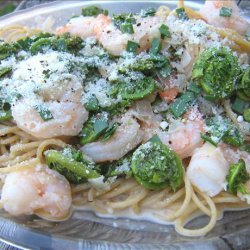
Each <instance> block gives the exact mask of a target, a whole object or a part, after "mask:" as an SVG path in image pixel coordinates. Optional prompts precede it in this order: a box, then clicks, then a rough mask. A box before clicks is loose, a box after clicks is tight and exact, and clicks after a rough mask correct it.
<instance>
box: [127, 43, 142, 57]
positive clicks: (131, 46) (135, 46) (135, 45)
mask: <svg viewBox="0 0 250 250" xmlns="http://www.w3.org/2000/svg"><path fill="white" fill-rule="evenodd" d="M138 48H139V44H138V43H136V42H133V41H128V43H127V47H126V51H128V52H131V53H134V54H135V53H136V51H137V49H138Z"/></svg>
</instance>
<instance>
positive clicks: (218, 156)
mask: <svg viewBox="0 0 250 250" xmlns="http://www.w3.org/2000/svg"><path fill="white" fill-rule="evenodd" d="M228 170H229V164H228V162H227V161H226V159H225V158H224V156H223V154H222V151H221V150H220V148H218V147H215V146H213V145H211V144H209V143H205V144H204V145H203V146H202V147H201V148H197V149H196V150H195V151H194V154H193V156H192V158H191V161H190V163H189V166H188V168H187V177H188V178H189V180H190V181H191V183H192V184H193V185H194V186H196V187H197V188H198V189H200V190H201V191H202V192H205V193H207V194H208V195H209V196H211V197H213V196H215V195H217V194H218V193H220V192H221V191H222V190H223V189H224V188H225V187H226V176H227V174H228Z"/></svg>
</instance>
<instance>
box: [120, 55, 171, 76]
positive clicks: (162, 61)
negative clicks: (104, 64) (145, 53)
mask: <svg viewBox="0 0 250 250" xmlns="http://www.w3.org/2000/svg"><path fill="white" fill-rule="evenodd" d="M118 70H119V73H127V72H129V71H131V70H132V71H140V72H142V73H143V74H145V75H155V74H156V73H158V74H160V75H161V76H162V77H164V78H165V77H167V76H169V75H170V73H171V71H172V68H171V65H170V61H169V60H168V58H167V57H166V56H163V55H159V54H158V55H152V54H151V55H149V57H147V58H137V60H135V61H133V63H131V64H129V65H126V66H120V67H119V68H118Z"/></svg>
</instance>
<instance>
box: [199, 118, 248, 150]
mask: <svg viewBox="0 0 250 250" xmlns="http://www.w3.org/2000/svg"><path fill="white" fill-rule="evenodd" d="M206 126H207V130H208V131H207V134H208V135H209V136H206V137H207V140H206V139H205V136H203V137H202V138H203V139H205V140H206V141H208V142H210V143H212V144H213V145H215V146H217V144H218V143H219V142H220V141H223V142H225V143H227V144H230V145H233V146H236V147H240V146H241V145H243V142H244V138H243V136H242V134H241V133H240V131H239V130H238V129H237V128H236V127H235V126H234V125H233V124H232V123H231V122H230V121H229V120H228V119H226V118H224V117H221V116H216V117H211V118H207V119H206ZM208 138H209V139H208Z"/></svg>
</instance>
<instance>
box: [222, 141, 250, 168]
mask: <svg viewBox="0 0 250 250" xmlns="http://www.w3.org/2000/svg"><path fill="white" fill-rule="evenodd" d="M219 148H220V149H221V151H222V153H223V155H224V157H225V159H226V160H227V162H228V163H229V164H230V165H231V164H236V163H238V161H239V160H240V159H243V160H244V161H245V163H246V169H247V172H248V173H250V155H249V153H247V152H245V151H241V150H239V149H237V148H234V147H231V146H229V145H227V144H225V143H220V144H219Z"/></svg>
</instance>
